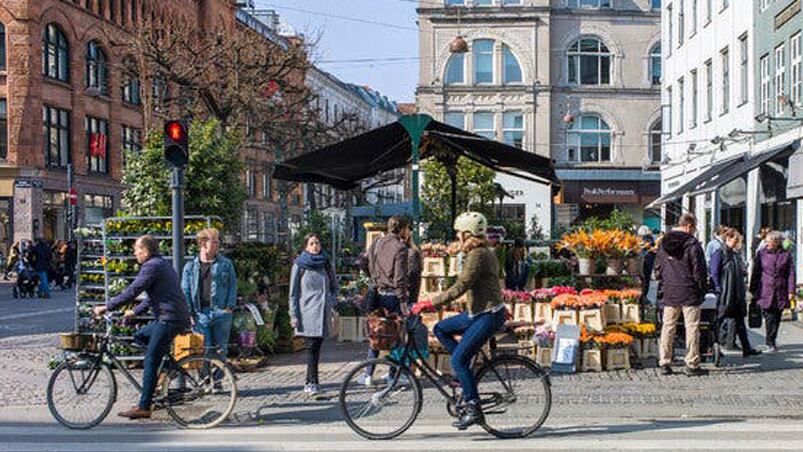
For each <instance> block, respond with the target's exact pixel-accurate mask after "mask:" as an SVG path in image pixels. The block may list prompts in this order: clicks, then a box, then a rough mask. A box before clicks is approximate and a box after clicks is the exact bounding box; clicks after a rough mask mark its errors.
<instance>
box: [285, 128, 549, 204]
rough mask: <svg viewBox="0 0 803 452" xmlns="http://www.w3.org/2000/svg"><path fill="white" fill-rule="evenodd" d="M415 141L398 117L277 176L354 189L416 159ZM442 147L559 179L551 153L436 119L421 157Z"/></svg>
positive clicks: (495, 165) (290, 164) (516, 172)
mask: <svg viewBox="0 0 803 452" xmlns="http://www.w3.org/2000/svg"><path fill="white" fill-rule="evenodd" d="M410 143H411V137H410V134H409V133H408V132H407V130H406V129H405V127H404V126H402V124H401V123H400V122H398V121H397V122H394V123H392V124H388V125H386V126H383V127H379V128H377V129H374V130H371V131H369V132H366V133H363V134H362V135H358V136H356V137H353V138H349V139H347V140H344V141H341V142H339V143H335V144H332V145H330V146H326V147H324V148H322V149H319V150H316V151H312V152H309V153H306V154H303V155H300V156H298V157H295V158H293V159H290V160H287V161H285V162H283V163H280V164H278V165H276V168H275V169H274V172H273V177H275V178H276V179H280V180H287V181H295V182H311V183H321V184H327V185H331V186H333V187H335V188H338V189H341V190H349V189H352V188H355V187H357V186H358V185H359V183H360V181H361V180H363V179H367V178H370V177H373V176H376V175H377V174H380V173H383V172H385V171H390V170H393V169H396V168H403V167H405V166H407V165H409V164H411V163H412V156H411V149H410V148H411V144H410ZM443 150H445V151H447V152H449V153H451V154H452V155H453V156H464V157H466V158H469V159H471V160H473V161H475V162H477V163H480V164H482V165H485V166H487V167H489V168H491V169H493V170H495V171H498V172H502V173H506V174H511V175H513V176H517V177H521V178H524V179H528V180H531V181H534V182H539V183H543V184H551V185H554V186H559V185H560V180H559V179H558V178H557V176H556V175H555V168H554V166H553V164H552V161H551V160H550V159H549V158H547V157H543V156H540V155H536V154H533V153H531V152H526V151H523V150H521V149H519V148H516V147H513V146H509V145H507V144H504V143H500V142H497V141H493V140H489V139H487V138H484V137H481V136H479V135H475V134H473V133H469V132H466V131H464V130H461V129H458V128H456V127H452V126H449V125H447V124H444V123H441V122H438V121H435V120H432V121H430V122H429V123H428V124H427V126H426V128H424V132H423V134H422V139H421V146H420V158H421V159H422V160H423V159H426V158H429V157H433V156H434V155H435V153H436V152H442V151H443Z"/></svg>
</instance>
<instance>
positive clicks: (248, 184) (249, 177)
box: [245, 169, 257, 198]
mask: <svg viewBox="0 0 803 452" xmlns="http://www.w3.org/2000/svg"><path fill="white" fill-rule="evenodd" d="M245 188H246V191H247V192H248V197H249V198H253V197H254V196H256V194H257V176H256V174H254V172H253V171H252V170H250V169H247V170H245Z"/></svg>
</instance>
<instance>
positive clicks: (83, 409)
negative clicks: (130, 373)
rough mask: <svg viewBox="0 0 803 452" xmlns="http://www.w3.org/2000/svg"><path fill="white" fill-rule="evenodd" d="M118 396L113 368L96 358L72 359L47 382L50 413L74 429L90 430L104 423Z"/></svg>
mask: <svg viewBox="0 0 803 452" xmlns="http://www.w3.org/2000/svg"><path fill="white" fill-rule="evenodd" d="M116 397H117V382H116V381H115V380H114V375H113V374H112V371H111V369H109V366H107V365H106V364H103V363H100V362H96V361H94V359H84V358H71V359H68V360H67V361H65V362H63V363H61V364H60V365H59V366H58V367H56V369H55V370H54V371H53V374H52V375H51V376H50V381H48V383H47V407H48V408H49V409H50V414H52V415H53V417H54V418H56V420H57V421H58V422H59V424H61V425H63V426H65V427H67V428H71V429H76V430H84V429H89V428H92V427H94V426H96V425H98V424H100V423H101V422H103V419H105V418H106V416H108V415H109V412H110V411H111V409H112V405H114V400H115V398H116Z"/></svg>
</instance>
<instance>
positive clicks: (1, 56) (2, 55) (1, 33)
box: [0, 23, 6, 71]
mask: <svg viewBox="0 0 803 452" xmlns="http://www.w3.org/2000/svg"><path fill="white" fill-rule="evenodd" d="M5 70H6V26H5V25H3V24H2V23H0V71H5Z"/></svg>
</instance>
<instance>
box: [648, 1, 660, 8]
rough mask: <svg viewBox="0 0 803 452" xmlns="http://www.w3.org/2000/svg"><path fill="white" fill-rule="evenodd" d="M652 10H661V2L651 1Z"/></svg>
mask: <svg viewBox="0 0 803 452" xmlns="http://www.w3.org/2000/svg"><path fill="white" fill-rule="evenodd" d="M650 8H652V9H661V0H650Z"/></svg>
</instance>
